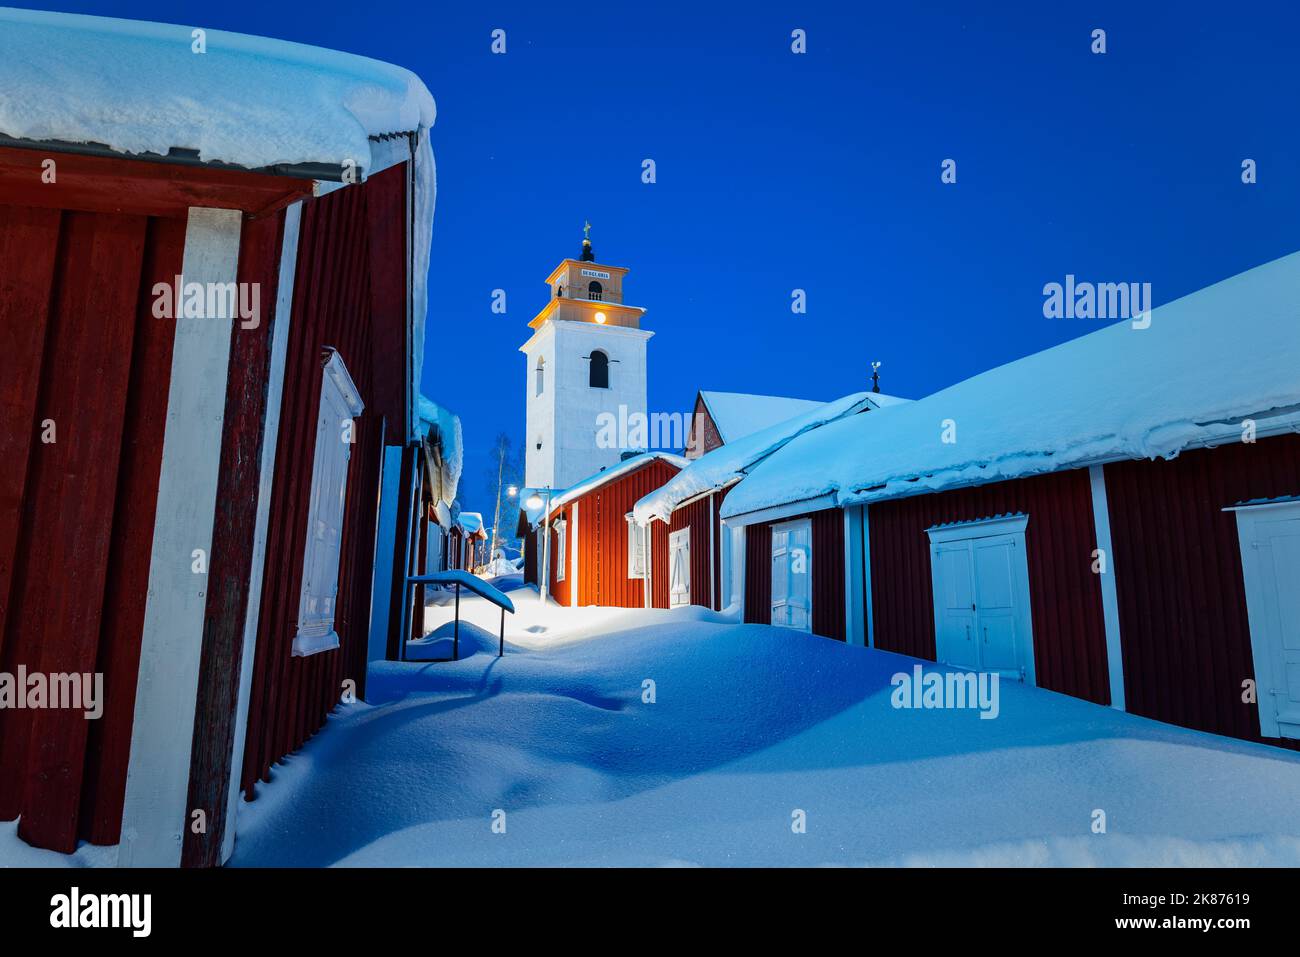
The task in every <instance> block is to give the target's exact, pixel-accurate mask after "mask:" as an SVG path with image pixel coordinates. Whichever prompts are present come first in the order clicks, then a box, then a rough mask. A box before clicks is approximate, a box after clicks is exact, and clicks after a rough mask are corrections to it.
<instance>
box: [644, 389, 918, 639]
mask: <svg viewBox="0 0 1300 957" xmlns="http://www.w3.org/2000/svg"><path fill="white" fill-rule="evenodd" d="M700 395H701V396H706V395H709V396H719V395H722V396H724V397H725V398H726V399H727V400H728V401H727V402H725V403H723V402H719V401H718V400H717V399H716V398H715V400H714V405H715V406H716V407H718V408H719V409H726V410H727V411H728V413H729V418H727V419H724V421H727V422H730V423H732V424H730V425H729V426H728V427H729V428H730V430H731V431H732V432H733V433H739V431H740V424H739V423H740V420H745V421H749V422H751V423H753V422H756V421H759V420H761V419H762V418H763V416H764V415H769V414H779V413H774V412H773V410H774V409H778V410H785V411H788V410H789V409H790V408H796V409H797V410H799V411H796V412H795V414H793V415H792V416H791V417H789V418H785V419H780V420H778V421H776V422H773V423H769V424H765V425H763V427H762V428H760V429H758V430H756V431H754V432H750V433H745V434H738V435H737V437H736V438H733V439H730V440H729V441H727V442H725V443H721V444H717V445H714V446H713V447H712V448H711V450H710V451H708V452H705V453H704V454H703V455H702V456H700V457H698V458H696V459H695V460H694V461H692V462H690V464H689V465H687V467H686V468H684V469H682V471H681V472H679V473H678V474H677V475H675V476H673V477H672V478H670V479H669V480H668V481H666V482H664V483H663V485H662V486H661V487H659V488H658V489H655V490H653V491H651V492H650V493H649V494H647V495H646V496H644V497H643V498H642V499H641V500H640V501H638V502H637V504H636V507H635V509H634V515H635V518H636V520H637V521H638V522H639V523H640V524H642V525H643V526H648V527H649V528H650V530H651V534H652V536H653V538H654V541H655V543H656V545H657V546H658V547H657V548H656V549H655V551H654V553H653V555H654V578H655V579H662V580H664V581H666V582H667V589H666V591H665V592H664V593H663V594H662V596H657V597H660V598H661V603H659V604H657V607H676V606H678V605H703V606H704V607H706V608H713V609H715V610H718V611H721V610H723V609H725V608H727V607H729V606H731V605H733V603H734V604H735V605H736V606H738V610H739V607H740V606H742V602H741V600H740V599H741V596H742V595H743V594H744V592H743V590H742V587H741V583H740V578H739V573H740V570H741V569H743V568H744V567H745V566H744V563H743V562H739V561H737V562H733V561H732V560H731V556H732V552H733V551H734V550H735V548H737V547H738V545H735V544H730V543H729V539H730V536H731V535H732V534H733V529H732V528H730V527H728V526H726V525H724V524H723V522H722V518H721V510H722V505H723V501H724V500H725V498H726V496H727V492H728V491H729V490H730V489H731V488H732V487H733V486H734V485H735V484H736V483H737V482H739V481H740V480H741V479H742V478H743V477H744V476H745V474H746V473H747V472H748V471H749V470H750V469H752V468H754V467H755V466H756V465H758V463H760V462H762V461H763V460H764V459H766V458H767V457H769V456H770V455H772V454H773V453H775V452H776V451H777V450H778V449H780V448H782V447H783V446H784V445H786V444H787V443H788V442H790V441H791V440H793V439H794V438H795V437H796V436H799V435H802V434H804V433H805V432H809V431H811V430H813V429H817V428H820V427H822V426H823V425H825V424H826V423H828V422H833V421H835V420H836V419H840V418H843V417H844V416H847V415H856V414H857V413H859V412H868V411H872V410H875V409H882V408H887V407H889V406H892V405H897V404H899V403H900V402H904V401H906V400H903V399H898V398H895V397H893V396H886V395H882V394H880V393H878V392H877V393H868V392H858V393H854V394H852V395H848V396H844V397H843V398H840V399H836V400H834V401H832V402H820V403H814V404H812V406H811V407H810V408H806V407H805V406H806V403H803V402H802V400H784V399H782V400H777V399H774V398H773V397H771V396H738V395H735V394H731V393H700ZM744 398H748V399H753V400H756V401H757V403H758V406H757V408H756V409H755V410H754V411H753V412H751V413H748V414H746V413H745V410H744V406H743V403H741V402H740V401H739V400H740V399H744ZM841 531H842V530H841V529H838V528H831V527H829V525H828V523H826V522H824V521H818V522H816V523H814V525H813V527H812V529H811V536H810V538H811V540H810V543H809V547H811V548H812V549H813V550H814V551H815V552H816V553H817V555H816V557H817V558H818V559H819V567H820V565H821V564H822V563H823V562H825V561H828V560H835V559H836V558H837V556H838V559H839V560H841V561H842V559H843V554H842V553H843V542H842V539H841V537H840V536H841ZM764 535H766V536H767V537H766V538H764V537H763V536H764ZM770 537H771V535H770V527H768V526H763V528H761V529H760V527H759V526H755V527H754V530H753V534H751V535H750V547H751V548H756V549H761V550H762V552H763V553H764V554H766V552H767V550H768V549H769V547H770V541H769V539H770ZM795 547H797V545H796V546H795ZM823 578H824V579H825V580H826V581H830V580H831V579H830V578H829V577H826V576H823ZM766 600H767V599H766V598H764V597H762V596H757V595H756V596H754V598H753V601H766ZM817 607H818V608H819V609H820V612H819V614H820V615H821V616H823V618H824V620H823V619H822V618H819V620H818V621H815V622H813V631H815V632H816V633H817V634H823V635H828V636H831V637H838V638H842V637H843V635H844V624H843V620H842V618H836V617H834V616H830V617H826V616H827V615H828V613H829V610H830V609H831V608H832V607H833V603H832V602H830V601H828V600H823V601H821V602H819V603H818V604H817ZM750 620H758V613H757V612H753V613H752V615H751V616H750Z"/></svg>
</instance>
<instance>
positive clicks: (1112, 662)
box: [1088, 465, 1128, 711]
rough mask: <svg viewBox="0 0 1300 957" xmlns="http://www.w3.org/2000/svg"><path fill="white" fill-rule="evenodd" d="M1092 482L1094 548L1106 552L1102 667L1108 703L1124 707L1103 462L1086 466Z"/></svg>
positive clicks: (1121, 663)
mask: <svg viewBox="0 0 1300 957" xmlns="http://www.w3.org/2000/svg"><path fill="white" fill-rule="evenodd" d="M1088 482H1089V484H1090V485H1091V486H1092V521H1093V524H1094V526H1095V527H1096V531H1097V548H1099V549H1100V550H1101V552H1102V554H1104V555H1105V556H1106V572H1105V574H1103V575H1100V576H1099V577H1100V579H1101V580H1100V582H1099V584H1100V585H1101V614H1102V621H1103V623H1104V625H1105V628H1106V668H1107V671H1109V672H1110V706H1111V707H1112V708H1116V709H1117V710H1119V711H1126V710H1128V709H1127V707H1126V702H1125V700H1124V645H1123V641H1122V640H1121V638H1120V630H1119V592H1118V591H1117V590H1116V586H1115V574H1116V573H1115V548H1114V545H1113V543H1112V541H1111V534H1110V505H1109V504H1108V502H1107V499H1106V474H1105V470H1104V468H1103V466H1100V465H1093V466H1091V467H1090V468H1089V469H1088Z"/></svg>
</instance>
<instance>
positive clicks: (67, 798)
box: [0, 178, 185, 851]
mask: <svg viewBox="0 0 1300 957" xmlns="http://www.w3.org/2000/svg"><path fill="white" fill-rule="evenodd" d="M31 182H32V183H37V184H39V182H40V180H39V178H34V179H32V180H31ZM41 189H42V187H41V186H40V185H35V186H32V187H30V189H29V192H31V193H39V192H40V191H41ZM184 245H185V221H184V220H183V219H178V218H168V217H162V216H150V215H143V214H130V215H127V214H116V213H93V212H81V211H74V210H59V209H36V208H31V207H25V206H16V205H6V206H0V262H3V263H4V269H3V272H4V294H3V295H0V417H2V418H3V421H2V422H0V671H4V672H6V673H9V674H14V673H16V672H17V670H18V668H19V667H20V666H22V667H25V668H26V669H27V670H28V671H30V672H76V673H93V672H97V671H99V672H103V674H104V681H105V700H106V708H107V710H106V712H105V714H104V716H103V718H101V719H100V720H99V721H87V720H85V718H84V717H83V716H82V713H81V712H80V711H68V710H53V709H45V710H42V711H27V710H4V711H0V769H3V773H0V820H12V819H13V818H14V817H17V816H18V815H21V816H22V819H21V821H20V823H19V833H20V834H21V836H22V837H23V838H24V839H26V840H27V841H29V842H30V843H33V844H36V845H38V846H41V847H50V848H54V849H56V850H62V851H72V850H73V849H74V848H75V846H76V842H77V840H78V839H85V840H88V841H91V842H94V843H98V844H113V843H116V842H117V840H118V837H119V834H120V829H121V809H122V800H123V794H124V791H125V786H126V760H127V755H128V753H129V744H130V729H131V722H132V717H133V707H134V700H135V683H136V667H137V664H138V659H139V653H140V632H141V628H142V625H143V619H144V604H145V594H146V591H147V585H148V577H149V556H150V547H151V544H152V540H153V515H154V507H155V503H156V499H157V488H158V475H159V470H160V468H161V462H162V440H163V430H162V429H161V428H159V427H158V423H159V422H162V421H164V420H165V417H166V410H167V394H168V382H169V378H170V367H171V355H172V343H173V333H174V326H173V324H172V323H171V322H169V321H165V320H161V321H160V320H157V319H154V318H153V315H152V308H151V306H152V298H151V289H152V286H153V283H154V282H161V281H170V277H172V276H174V275H175V274H176V273H179V272H180V271H181V260H182V256H183V253H184ZM92 317H93V321H92ZM51 430H53V431H51ZM45 439H50V441H45ZM69 596H75V599H74V600H69Z"/></svg>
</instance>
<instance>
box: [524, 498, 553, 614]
mask: <svg viewBox="0 0 1300 957" xmlns="http://www.w3.org/2000/svg"><path fill="white" fill-rule="evenodd" d="M542 491H543V492H545V493H546V498H545V499H543V498H542V496H541V494H539V493H538V492H533V494H532V495H530V496H528V501H526V502H524V505H525V506H527V507H528V510H529V511H536V510H537V509H539V508H541V507H542V506H543V504H545V506H546V510H545V511H543V512H542V567H541V568H539V569H538V572H537V600H538V601H540V602H542V603H543V604H545V602H546V598H547V595H548V594H549V592H550V584H551V514H550V513H551V487H550V486H549V485H548V486H546V487H545V488H544V489H542Z"/></svg>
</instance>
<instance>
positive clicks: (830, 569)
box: [745, 508, 846, 641]
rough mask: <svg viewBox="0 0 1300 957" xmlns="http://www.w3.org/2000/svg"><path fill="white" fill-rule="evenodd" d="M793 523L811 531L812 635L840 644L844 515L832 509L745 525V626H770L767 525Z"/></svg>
mask: <svg viewBox="0 0 1300 957" xmlns="http://www.w3.org/2000/svg"><path fill="white" fill-rule="evenodd" d="M798 518H807V519H809V520H810V523H809V524H810V526H811V532H812V556H811V561H810V563H809V565H810V567H809V572H810V574H811V576H812V582H811V587H810V589H809V593H810V596H811V599H812V633H813V634H814V635H822V636H823V637H826V638H834V639H835V640H836V641H844V640H845V631H846V625H845V614H844V605H845V599H844V513H843V512H841V511H840V510H839V509H836V508H831V509H824V510H822V511H819V512H807V513H804V514H803V515H792V516H790V517H789V518H783V519H781V520H780V521H774V522H760V523H758V524H755V525H747V526H745V621H747V622H751V623H754V624H761V625H767V624H771V622H772V526H773V525H780V524H782V523H783V522H789V521H793V520H795V519H798Z"/></svg>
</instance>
